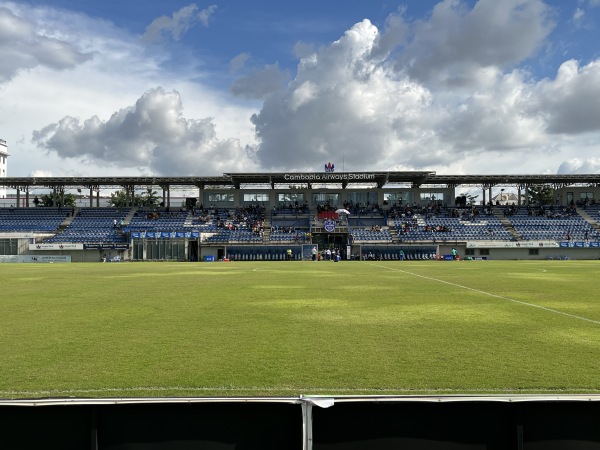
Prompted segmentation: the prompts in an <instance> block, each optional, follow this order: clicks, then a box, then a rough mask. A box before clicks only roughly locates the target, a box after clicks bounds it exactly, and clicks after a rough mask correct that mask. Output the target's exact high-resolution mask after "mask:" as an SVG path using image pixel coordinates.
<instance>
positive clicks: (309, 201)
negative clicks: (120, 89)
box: [0, 152, 600, 261]
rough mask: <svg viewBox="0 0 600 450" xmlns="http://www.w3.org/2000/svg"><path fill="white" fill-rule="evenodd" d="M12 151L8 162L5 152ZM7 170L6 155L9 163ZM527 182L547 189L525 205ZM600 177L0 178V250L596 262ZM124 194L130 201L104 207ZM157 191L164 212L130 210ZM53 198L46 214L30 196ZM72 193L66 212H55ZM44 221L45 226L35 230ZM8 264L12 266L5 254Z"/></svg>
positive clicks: (144, 256)
mask: <svg viewBox="0 0 600 450" xmlns="http://www.w3.org/2000/svg"><path fill="white" fill-rule="evenodd" d="M5 153H6V154H7V152H5ZM5 160H6V158H5ZM532 186H538V187H539V186H545V187H548V188H550V190H551V198H552V200H551V201H549V202H547V203H546V204H538V203H533V202H530V201H529V197H528V195H527V193H528V191H529V189H530V188H531V187H532ZM599 186H600V175H598V174H589V175H438V174H436V173H435V172H432V171H406V172H399V171H372V172H333V171H325V172H279V173H226V174H223V175H221V176H209V177H81V178H78V177H48V178H38V177H28V178H10V177H3V178H0V187H2V188H4V189H7V188H10V189H12V190H13V191H14V195H12V196H10V198H7V199H4V200H3V203H2V206H3V207H2V208H0V211H1V212H2V216H1V217H0V220H1V222H0V225H1V229H0V243H2V245H0V254H2V255H5V256H8V255H10V256H21V257H23V256H28V255H29V256H40V257H41V256H45V257H48V256H64V257H68V258H69V259H70V260H71V261H98V260H100V259H104V258H106V259H107V260H163V259H173V260H184V261H207V260H210V261H212V260H226V259H236V260H280V259H286V258H287V250H288V249H290V248H291V249H292V252H293V258H294V259H311V258H312V248H313V247H315V246H316V247H317V248H318V250H319V255H318V256H321V254H322V256H325V251H326V250H327V249H330V250H335V251H336V253H337V254H339V255H341V257H342V259H365V258H372V259H400V258H403V257H404V258H405V259H414V260H417V259H418V260H422V259H431V258H444V257H445V256H448V255H450V254H451V251H452V249H453V248H454V249H456V250H457V251H458V253H459V255H461V256H462V257H463V258H465V257H466V258H469V259H555V258H558V259H598V258H600V225H599V221H600V202H599V201H598V199H599V198H600V187H599ZM115 190H120V191H122V192H124V195H125V204H124V205H121V206H120V207H119V208H111V207H109V206H108V201H109V194H110V192H114V191H115ZM147 190H150V191H154V190H156V192H157V194H158V197H159V203H160V206H159V207H157V206H152V207H148V206H139V205H135V196H136V193H139V192H144V191H147ZM48 193H49V194H50V195H51V197H52V199H53V206H52V207H47V208H42V207H39V206H37V207H36V205H39V200H38V197H39V196H40V195H41V194H48ZM68 193H74V195H75V196H76V198H77V204H76V206H75V207H74V208H60V206H59V205H61V204H63V201H62V200H64V196H65V195H66V194H68ZM509 199H510V200H512V201H510V200H509ZM42 224H43V226H42ZM4 259H6V258H4Z"/></svg>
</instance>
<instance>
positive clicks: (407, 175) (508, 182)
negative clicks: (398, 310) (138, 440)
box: [0, 171, 600, 190]
mask: <svg viewBox="0 0 600 450" xmlns="http://www.w3.org/2000/svg"><path fill="white" fill-rule="evenodd" d="M297 184H306V185H309V187H310V186H312V185H314V184H318V185H320V186H322V185H340V184H341V185H342V187H344V188H345V187H347V186H348V185H349V184H352V185H370V186H374V185H376V186H377V187H385V186H392V185H394V184H409V185H410V186H412V187H422V186H445V187H449V188H452V187H458V186H476V187H482V188H488V187H492V186H520V187H525V186H528V185H533V184H546V185H551V186H553V187H555V188H560V187H565V186H571V185H585V186H595V187H598V186H600V174H570V175H437V174H436V173H435V172H432V171H406V172H401V171H386V172H335V173H323V172H276V173H225V174H223V175H221V176H202V177H196V176H191V177H6V178H0V186H5V187H9V188H14V189H17V188H18V189H21V190H24V189H26V190H28V189H29V188H32V187H37V188H43V187H47V188H54V187H64V188H77V187H90V188H92V187H94V188H97V187H103V188H111V187H114V188H120V187H124V186H134V187H150V186H160V187H162V188H169V189H170V188H171V187H179V188H194V187H197V188H202V189H204V188H207V187H209V188H236V189H240V188H243V187H250V186H258V185H265V186H270V187H271V188H274V187H276V186H277V185H297Z"/></svg>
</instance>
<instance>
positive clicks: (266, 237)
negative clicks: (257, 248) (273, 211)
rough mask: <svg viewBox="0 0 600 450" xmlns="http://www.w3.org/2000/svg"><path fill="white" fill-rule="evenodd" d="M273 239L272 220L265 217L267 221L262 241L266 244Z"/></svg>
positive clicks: (264, 225)
mask: <svg viewBox="0 0 600 450" xmlns="http://www.w3.org/2000/svg"><path fill="white" fill-rule="evenodd" d="M270 239H271V221H270V220H269V219H268V218H266V217H265V221H264V223H263V238H262V242H263V244H265V245H268V244H269V243H270V242H269V241H270Z"/></svg>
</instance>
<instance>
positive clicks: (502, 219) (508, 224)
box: [494, 211, 523, 241]
mask: <svg viewBox="0 0 600 450" xmlns="http://www.w3.org/2000/svg"><path fill="white" fill-rule="evenodd" d="M494 215H495V216H496V217H497V218H498V220H500V223H501V224H502V226H503V227H504V229H505V230H506V231H508V232H509V233H510V234H511V235H512V236H513V237H514V238H515V240H517V241H522V240H523V236H521V234H520V233H519V232H518V231H517V230H515V227H514V226H513V224H512V223H511V222H510V220H508V219H507V218H506V217H504V216H503V215H501V214H500V213H499V212H497V211H494Z"/></svg>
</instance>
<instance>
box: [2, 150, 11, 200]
mask: <svg viewBox="0 0 600 450" xmlns="http://www.w3.org/2000/svg"><path fill="white" fill-rule="evenodd" d="M8 155H9V153H8V146H7V145H6V141H5V140H4V139H0V177H2V178H6V176H7V175H8ZM0 198H6V187H4V186H0Z"/></svg>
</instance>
